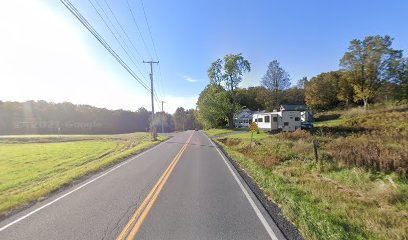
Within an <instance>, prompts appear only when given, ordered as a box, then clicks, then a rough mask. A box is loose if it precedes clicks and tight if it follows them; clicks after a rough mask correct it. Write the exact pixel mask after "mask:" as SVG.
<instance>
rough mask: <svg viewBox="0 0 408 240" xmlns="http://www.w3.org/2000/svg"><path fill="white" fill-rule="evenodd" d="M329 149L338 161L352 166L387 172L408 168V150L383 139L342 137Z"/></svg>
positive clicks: (332, 143)
mask: <svg viewBox="0 0 408 240" xmlns="http://www.w3.org/2000/svg"><path fill="white" fill-rule="evenodd" d="M327 147H328V149H329V151H330V153H331V155H332V156H333V157H334V158H335V159H336V160H337V161H340V162H343V163H345V164H347V165H350V166H361V167H366V168H369V169H372V170H376V171H385V172H387V171H396V170H399V169H407V168H408V148H405V147H403V146H401V145H396V144H393V143H387V142H384V141H382V140H381V139H376V140H370V139H368V137H367V136H360V137H341V138H337V139H335V140H333V141H332V142H331V143H329V144H328V146H327ZM399 171H400V170H399Z"/></svg>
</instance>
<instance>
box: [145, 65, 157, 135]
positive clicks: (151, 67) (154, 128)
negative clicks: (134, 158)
mask: <svg viewBox="0 0 408 240" xmlns="http://www.w3.org/2000/svg"><path fill="white" fill-rule="evenodd" d="M143 63H149V64H150V94H151V98H152V121H151V125H152V137H153V141H156V137H157V134H156V126H155V125H154V101H153V92H154V91H153V63H157V64H158V63H159V61H157V62H154V61H143Z"/></svg>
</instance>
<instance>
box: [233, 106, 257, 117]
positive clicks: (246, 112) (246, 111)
mask: <svg viewBox="0 0 408 240" xmlns="http://www.w3.org/2000/svg"><path fill="white" fill-rule="evenodd" d="M252 114H254V112H253V111H251V110H249V109H248V108H246V109H243V110H242V111H241V112H240V113H238V114H237V117H236V118H252Z"/></svg>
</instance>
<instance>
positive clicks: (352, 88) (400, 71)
mask: <svg viewBox="0 0 408 240" xmlns="http://www.w3.org/2000/svg"><path fill="white" fill-rule="evenodd" d="M392 41H393V39H392V38H391V37H390V36H368V37H366V38H364V39H363V40H358V39H354V40H352V41H351V42H350V45H349V47H348V51H347V52H346V53H345V54H344V56H343V57H342V58H341V59H340V61H339V66H340V68H339V69H338V70H335V71H330V72H324V73H321V74H318V75H317V76H315V77H312V78H311V79H310V80H309V79H307V78H306V77H303V78H301V79H299V80H298V81H297V82H296V84H295V85H291V78H290V75H289V73H288V72H287V71H286V70H284V68H283V67H282V66H281V65H280V63H279V61H278V60H272V61H271V62H270V63H269V64H268V66H267V70H266V73H265V75H264V76H263V77H262V78H261V79H260V86H255V87H248V88H239V87H238V85H239V83H240V82H241V81H242V76H243V74H244V73H245V72H249V71H250V70H251V64H250V62H249V61H248V60H246V59H245V58H244V57H243V56H242V54H228V55H226V56H225V57H224V58H223V59H217V60H216V61H214V62H213V63H211V65H210V68H209V69H208V77H209V80H210V84H209V85H207V86H206V87H205V89H204V90H203V91H202V92H201V93H200V95H199V99H198V102H197V111H196V118H197V119H198V121H199V123H201V124H202V125H203V126H204V127H206V128H211V127H220V126H226V125H228V126H229V127H231V128H232V127H233V124H234V116H235V115H236V113H237V112H239V111H240V110H241V109H243V108H249V109H251V110H267V111H272V110H275V109H279V106H280V105H281V104H307V105H308V106H309V107H310V108H312V109H313V110H316V111H321V110H329V109H334V108H339V107H349V106H350V105H362V106H363V107H364V109H366V108H367V106H368V104H369V103H375V102H381V101H389V100H393V101H404V100H407V99H408V79H407V78H408V60H407V58H406V57H404V56H403V51H402V50H395V49H393V48H392Z"/></svg>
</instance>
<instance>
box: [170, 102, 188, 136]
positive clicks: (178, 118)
mask: <svg viewBox="0 0 408 240" xmlns="http://www.w3.org/2000/svg"><path fill="white" fill-rule="evenodd" d="M173 120H174V128H175V129H176V131H184V130H185V123H186V111H185V110H184V108H182V107H179V108H177V109H176V112H175V113H174V115H173Z"/></svg>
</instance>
